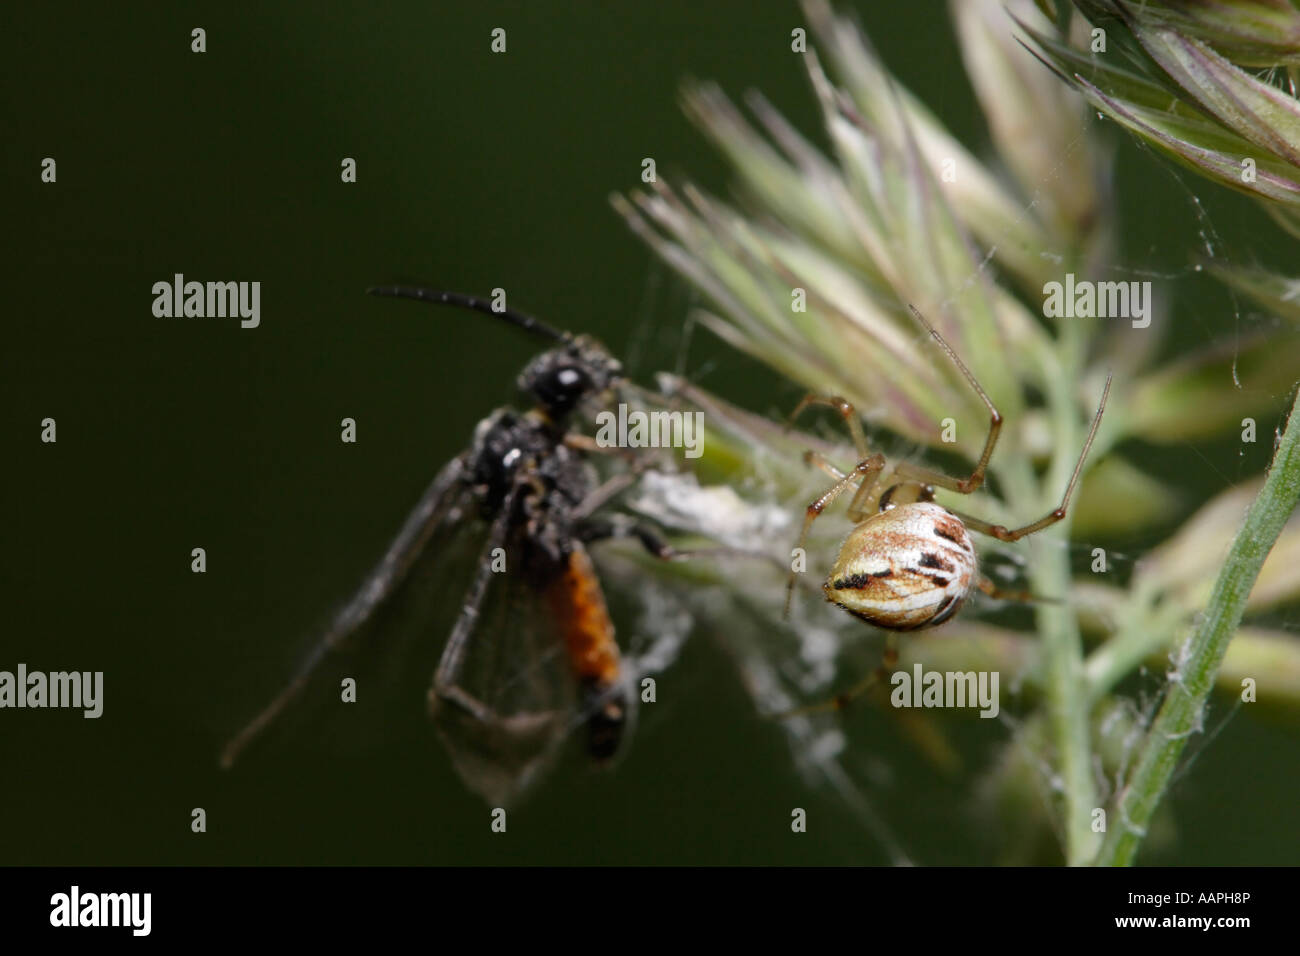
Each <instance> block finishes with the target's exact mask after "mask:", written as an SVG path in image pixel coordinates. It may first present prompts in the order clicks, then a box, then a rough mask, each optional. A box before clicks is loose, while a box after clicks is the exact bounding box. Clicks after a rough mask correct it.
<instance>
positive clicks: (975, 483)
mask: <svg viewBox="0 0 1300 956" xmlns="http://www.w3.org/2000/svg"><path fill="white" fill-rule="evenodd" d="M908 308H909V309H911V310H912V315H914V316H916V320H917V321H918V322H920V323H921V325H923V326H924V327H925V329H926V331H928V332H929V333H930V335H931V336H933V337H934V340H935V341H936V342H938V343H939V346H940V348H942V349H943V350H944V351H945V352H947V353H948V357H949V358H950V359H952V362H953V364H954V365H956V366H957V368H958V370H960V372H961V374H962V375H963V376H965V378H966V381H968V382H970V386H971V388H973V389H974V390H975V394H976V395H978V396H979V397H980V401H982V402H983V403H984V406H985V407H986V408H987V409H988V410H989V433H988V437H987V438H985V439H984V451H983V452H982V453H981V454H980V459H979V461H978V462H977V463H976V465H975V470H974V471H972V472H971V473H970V475H969V476H967V477H966V478H953V477H951V476H949V475H945V474H943V473H942V472H938V471H935V470H933V469H931V468H926V467H924V466H922V465H913V464H911V463H909V462H900V463H899V464H897V465H895V466H894V474H896V475H900V476H902V477H905V478H910V479H912V480H914V481H917V482H920V483H921V484H926V485H938V486H939V487H940V488H947V489H949V490H950V491H955V492H957V493H958V494H963V495H968V494H970V493H971V492H972V491H974V490H975V489H976V488H978V487H979V486H980V485H982V484H984V472H985V470H986V469H987V468H988V464H989V459H990V458H992V457H993V448H994V446H996V445H997V443H998V435H1000V434H1001V433H1002V413H1001V412H999V411H998V409H997V406H996V405H994V404H993V399H991V398H989V395H988V392H986V391H984V388H983V386H981V385H980V383H979V382H978V381H977V380H976V379H975V375H974V373H973V372H971V370H970V369H969V368H967V367H966V363H965V362H963V361H962V360H961V359H960V358H959V357H958V356H957V353H956V352H954V351H953V349H952V346H951V345H949V344H948V343H947V341H946V340H945V339H944V337H943V336H942V335H940V334H939V330H938V329H936V328H935V327H934V326H932V325H931V324H930V323H929V322H927V321H926V320H925V317H924V316H923V315H921V313H920V312H919V311H917V309H916V307H915V306H913V305H909V306H908Z"/></svg>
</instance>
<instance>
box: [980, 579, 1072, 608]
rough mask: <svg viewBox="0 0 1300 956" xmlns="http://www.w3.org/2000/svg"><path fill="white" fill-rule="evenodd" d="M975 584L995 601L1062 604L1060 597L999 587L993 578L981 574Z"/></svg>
mask: <svg viewBox="0 0 1300 956" xmlns="http://www.w3.org/2000/svg"><path fill="white" fill-rule="evenodd" d="M975 586H976V587H977V588H979V589H980V590H981V591H983V592H984V593H985V594H987V595H988V596H989V597H991V598H993V600H995V601H1015V602H1017V603H1019V604H1061V603H1062V601H1061V599H1060V598H1050V597H1041V596H1040V595H1037V594H1033V593H1031V592H1029V591H1013V590H1008V589H1007V588H1003V587H999V586H998V585H996V584H994V583H993V582H992V581H991V580H989V579H988V578H986V577H984V575H982V574H981V575H980V576H979V579H978V580H977V581H976V582H975Z"/></svg>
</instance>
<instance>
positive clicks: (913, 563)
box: [823, 501, 979, 631]
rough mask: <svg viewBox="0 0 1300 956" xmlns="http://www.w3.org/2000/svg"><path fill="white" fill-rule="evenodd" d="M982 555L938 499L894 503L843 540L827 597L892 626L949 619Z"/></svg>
mask: <svg viewBox="0 0 1300 956" xmlns="http://www.w3.org/2000/svg"><path fill="white" fill-rule="evenodd" d="M978 564H979V561H978V558H977V557H976V555H975V548H974V546H973V545H972V544H971V540H970V535H969V534H967V532H966V526H965V525H964V524H962V522H961V519H959V518H958V517H957V516H956V515H954V514H953V513H952V512H950V511H949V510H948V509H946V508H944V507H942V506H941V505H937V504H934V503H933V502H924V501H920V502H910V503H907V504H897V505H895V506H894V507H892V508H890V509H889V510H887V511H881V512H878V513H877V514H874V515H872V516H871V517H869V518H867V519H866V520H865V521H863V522H862V523H861V524H859V525H857V527H855V528H854V529H853V531H851V532H850V533H849V536H848V537H847V538H845V539H844V544H843V545H842V546H841V548H840V555H839V558H838V559H837V560H836V562H835V566H834V567H833V568H832V569H831V573H830V577H828V578H827V580H826V583H825V584H824V585H823V590H824V591H825V592H826V599H827V600H828V601H830V602H832V603H833V604H836V605H838V606H839V607H842V608H844V609H845V610H846V611H848V612H849V613H851V614H855V615H857V616H858V617H860V618H862V619H863V620H865V621H867V622H868V623H871V624H875V625H877V626H878V627H885V628H890V629H891V630H899V631H906V630H916V629H919V628H923V627H934V626H935V625H936V624H942V623H943V622H944V621H946V620H948V618H950V617H952V615H953V614H955V613H956V612H957V609H958V608H959V607H961V605H962V602H963V601H965V600H966V595H967V594H969V593H970V589H971V586H972V585H973V584H974V582H975V580H976V573H977V569H978Z"/></svg>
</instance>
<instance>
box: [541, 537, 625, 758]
mask: <svg viewBox="0 0 1300 956" xmlns="http://www.w3.org/2000/svg"><path fill="white" fill-rule="evenodd" d="M546 593H547V598H548V600H549V602H550V606H551V613H552V614H553V615H554V618H555V622H556V624H557V626H558V627H559V630H560V634H561V635H562V636H563V638H564V645H565V650H566V652H567V653H568V656H569V666H570V667H571V668H572V669H573V673H574V676H575V677H577V678H578V680H579V683H580V684H581V685H582V688H583V693H584V695H585V697H586V703H587V704H588V705H589V706H590V708H591V715H590V717H589V718H588V727H589V730H590V743H589V750H590V752H591V754H592V756H593V757H596V758H597V759H607V758H609V757H611V756H613V754H614V751H615V750H616V749H618V743H619V740H620V738H621V737H622V732H623V724H624V723H625V721H626V717H627V708H626V704H625V701H624V699H623V696H622V694H621V693H619V692H618V691H617V690H616V685H617V684H618V680H619V674H620V671H621V657H620V655H619V650H618V642H617V641H615V639H614V622H613V621H612V620H611V619H610V616H609V608H608V607H606V605H605V595H604V592H603V591H601V588H600V579H599V578H598V577H597V576H596V569H595V568H594V567H593V566H592V563H591V558H590V556H589V555H588V554H587V551H586V549H585V548H584V547H582V545H581V544H579V543H578V542H574V546H573V549H572V551H570V553H569V556H568V562H567V564H566V565H565V566H564V567H563V569H562V570H561V571H560V573H559V574H558V575H557V576H556V577H555V578H554V580H553V581H552V582H551V583H550V584H549V585H548V586H547V589H546Z"/></svg>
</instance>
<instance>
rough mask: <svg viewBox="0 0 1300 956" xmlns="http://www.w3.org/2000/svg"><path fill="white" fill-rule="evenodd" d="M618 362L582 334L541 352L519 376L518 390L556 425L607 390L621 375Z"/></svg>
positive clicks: (596, 343)
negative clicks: (564, 343)
mask: <svg viewBox="0 0 1300 956" xmlns="http://www.w3.org/2000/svg"><path fill="white" fill-rule="evenodd" d="M622 371H623V367H622V366H621V365H620V364H619V362H618V360H617V359H615V358H614V357H613V356H612V355H610V354H609V353H608V352H606V351H605V349H604V348H603V347H602V346H601V345H600V344H599V343H598V342H596V341H595V340H594V339H590V338H588V337H587V336H585V335H580V336H577V337H576V338H574V339H572V340H571V341H570V342H569V344H568V345H567V346H565V347H564V348H560V349H551V350H550V351H549V352H543V353H542V354H541V355H539V356H537V358H535V359H533V360H532V361H531V362H529V363H528V365H527V367H526V368H525V369H524V370H523V372H521V373H520V375H519V389H520V391H523V392H527V393H528V394H529V395H532V396H533V398H535V399H536V400H537V404H538V405H539V406H540V407H541V408H542V410H543V411H545V412H546V414H547V416H548V417H549V418H550V419H551V420H552V421H555V422H559V421H561V420H563V419H564V418H566V417H567V416H568V415H569V413H571V412H572V411H573V410H574V409H575V408H576V407H577V406H578V405H579V404H581V403H582V401H583V400H584V399H586V398H588V397H590V396H595V395H600V394H602V393H604V392H605V391H607V390H608V389H609V388H610V387H611V386H612V385H613V384H614V383H615V382H616V381H617V380H618V378H619V376H620V375H621V374H622Z"/></svg>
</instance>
